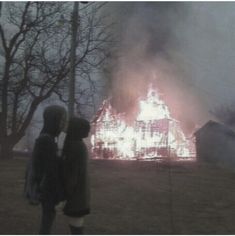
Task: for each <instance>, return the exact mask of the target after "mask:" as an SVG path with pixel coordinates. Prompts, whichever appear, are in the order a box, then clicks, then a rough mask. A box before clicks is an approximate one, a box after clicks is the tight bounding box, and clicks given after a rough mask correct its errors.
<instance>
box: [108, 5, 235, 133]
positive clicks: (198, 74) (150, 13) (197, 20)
mask: <svg viewBox="0 0 235 236" xmlns="http://www.w3.org/2000/svg"><path fill="white" fill-rule="evenodd" d="M231 6H232V7H233V8H235V4H230V6H228V5H226V4H225V5H223V4H222V5H219V4H215V3H207V4H205V3H179V2H178V3H171V2H162V3H157V2H155V3H145V2H138V3H116V4H113V5H112V7H111V8H112V9H113V10H114V12H115V15H114V16H113V17H114V19H115V20H116V21H117V22H118V24H117V27H116V28H115V30H116V31H115V33H116V38H117V41H118V47H117V50H116V51H115V52H116V53H115V55H114V58H115V60H114V63H113V64H112V65H111V68H112V70H111V71H112V77H111V79H112V83H111V84H112V90H111V92H110V93H111V96H112V97H113V106H114V107H115V108H116V109H117V110H118V111H119V112H126V113H127V114H128V115H129V118H130V119H131V118H133V117H135V115H136V112H137V111H138V107H137V105H138V103H137V101H138V98H139V97H141V96H143V95H145V94H146V92H147V89H148V86H149V85H150V84H152V85H153V87H155V88H157V89H158V90H159V92H160V93H162V94H163V99H164V100H165V101H166V103H167V105H168V106H169V108H170V111H171V113H172V116H173V117H174V118H176V119H178V120H180V121H181V122H182V125H183V128H184V129H185V130H186V131H188V132H189V133H190V132H192V131H193V130H194V128H195V126H196V124H202V123H203V122H206V121H207V120H208V119H210V113H209V111H210V109H212V108H213V106H216V105H219V104H222V103H224V102H225V100H226V99H220V98H221V97H223V91H224V90H222V89H221V87H219V86H218V84H217V83H216V80H215V78H214V77H213V75H214V76H215V77H216V76H217V75H218V74H217V75H216V73H218V71H217V68H216V67H217V66H219V68H220V69H223V70H224V69H225V67H226V66H225V67H224V64H223V60H222V59H219V60H218V59H217V60H216V58H213V55H217V56H218V48H219V47H220V46H221V45H223V40H224V39H227V38H228V36H229V35H227V34H225V35H223V37H221V38H218V41H217V43H214V44H215V45H214V50H215V51H216V49H217V54H216V53H215V51H213V50H212V48H211V41H210V40H212V41H213V36H214V35H213V33H214V32H217V31H218V29H220V30H221V29H222V28H221V27H222V26H225V27H226V26H227V27H231V25H229V24H228V22H229V21H228V19H227V21H226V22H227V23H226V22H224V21H223V18H222V20H221V19H220V20H218V19H217V18H216V17H221V16H223V14H224V9H227V11H228V10H229V7H231ZM211 11H212V12H213V13H214V14H211V15H210V16H211V17H212V19H210V18H208V17H207V15H208V12H211ZM230 17H232V14H231V15H230ZM233 18H234V17H233ZM225 23H226V24H225ZM224 24H225V25H224ZM226 32H227V31H226ZM227 33H228V32H227ZM233 33H234V32H233ZM233 36H234V37H235V34H234V35H233ZM216 46H217V48H216ZM207 47H209V48H211V51H209V50H206V49H207ZM223 49H226V47H225V46H224V47H223ZM203 50H205V52H206V53H204V51H203ZM219 51H221V52H222V51H223V50H221V48H220V50H219ZM199 52H200V53H201V54H199ZM223 52H224V51H223ZM225 52H227V53H228V51H225ZM230 54H231V53H230ZM221 56H222V57H226V58H227V55H226V54H223V55H221ZM210 60H211V61H210ZM230 64H231V63H230ZM210 66H213V69H214V71H210V72H211V73H208V68H209V70H210ZM231 69H232V67H231V68H230V70H229V72H228V71H227V75H230V73H231V72H232V71H231ZM232 70H234V69H232ZM219 75H220V76H221V70H220V73H219ZM217 79H218V80H220V79H221V77H220V78H218V76H217ZM217 95H218V96H217ZM214 97H217V99H215V98H214ZM225 97H226V96H225ZM218 100H219V101H218Z"/></svg>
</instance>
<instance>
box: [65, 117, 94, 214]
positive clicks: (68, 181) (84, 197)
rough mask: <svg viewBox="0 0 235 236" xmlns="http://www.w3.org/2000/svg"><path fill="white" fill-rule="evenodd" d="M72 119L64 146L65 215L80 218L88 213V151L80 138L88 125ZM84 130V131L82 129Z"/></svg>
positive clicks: (84, 135)
mask: <svg viewBox="0 0 235 236" xmlns="http://www.w3.org/2000/svg"><path fill="white" fill-rule="evenodd" d="M83 121H84V120H83V119H79V118H73V119H72V120H70V122H69V127H68V131H67V136H66V139H65V145H64V152H63V153H64V157H65V159H64V186H65V195H66V200H67V202H66V205H65V207H64V213H65V215H68V216H72V217H81V216H84V215H86V214H89V213H90V188H89V179H88V151H87V147H86V145H85V143H84V142H83V141H82V138H84V137H86V136H87V135H88V132H89V129H90V126H89V123H88V122H87V121H86V122H87V123H86V122H84V123H85V128H84V124H83ZM83 128H84V129H83Z"/></svg>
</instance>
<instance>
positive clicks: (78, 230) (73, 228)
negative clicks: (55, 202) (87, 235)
mask: <svg viewBox="0 0 235 236" xmlns="http://www.w3.org/2000/svg"><path fill="white" fill-rule="evenodd" d="M69 228H70V232H71V234H72V235H80V234H83V233H84V232H83V227H76V226H72V225H69Z"/></svg>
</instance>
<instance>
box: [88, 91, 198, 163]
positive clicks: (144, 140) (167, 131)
mask: <svg viewBox="0 0 235 236" xmlns="http://www.w3.org/2000/svg"><path fill="white" fill-rule="evenodd" d="M138 102H139V113H138V114H137V116H136V118H135V120H134V121H133V123H132V124H131V125H130V124H128V123H127V122H126V121H125V120H126V119H125V113H117V112H116V110H115V109H114V108H113V107H112V106H111V103H110V99H108V100H105V101H104V102H103V105H102V107H101V109H100V110H99V111H98V113H97V115H96V116H95V119H94V120H93V123H92V124H93V134H92V136H91V143H92V147H93V148H92V153H93V157H94V158H104V159H129V160H131V159H156V158H164V157H176V158H189V157H193V156H195V151H194V143H193V141H192V140H189V139H187V138H186V136H185V134H184V133H183V131H182V129H181V127H180V123H179V122H178V121H177V120H175V119H173V118H172V117H171V115H170V112H169V109H168V107H167V105H166V104H165V103H164V101H163V100H162V99H161V98H160V96H159V94H158V92H157V91H156V90H154V89H153V88H151V87H150V88H149V90H148V93H147V96H146V97H145V98H142V99H139V101H138Z"/></svg>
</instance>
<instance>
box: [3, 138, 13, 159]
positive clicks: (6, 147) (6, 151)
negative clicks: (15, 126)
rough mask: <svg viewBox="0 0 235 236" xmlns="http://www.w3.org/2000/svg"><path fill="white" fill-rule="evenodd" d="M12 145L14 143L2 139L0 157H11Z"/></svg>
mask: <svg viewBox="0 0 235 236" xmlns="http://www.w3.org/2000/svg"><path fill="white" fill-rule="evenodd" d="M13 147H14V144H13V143H10V142H8V140H7V139H5V140H2V142H1V144H0V159H12V158H13Z"/></svg>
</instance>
